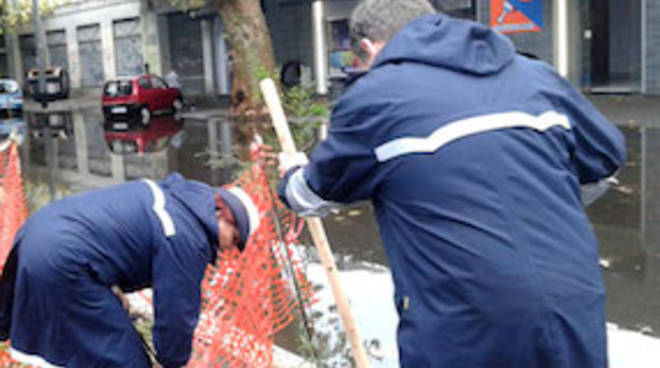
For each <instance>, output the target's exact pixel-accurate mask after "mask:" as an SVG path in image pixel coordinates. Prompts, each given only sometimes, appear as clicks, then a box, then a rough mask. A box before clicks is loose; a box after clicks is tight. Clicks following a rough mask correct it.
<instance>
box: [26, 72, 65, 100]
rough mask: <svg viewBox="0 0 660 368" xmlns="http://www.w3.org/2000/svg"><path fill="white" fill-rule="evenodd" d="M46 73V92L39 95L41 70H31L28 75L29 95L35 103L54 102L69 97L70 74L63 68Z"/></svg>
mask: <svg viewBox="0 0 660 368" xmlns="http://www.w3.org/2000/svg"><path fill="white" fill-rule="evenodd" d="M44 73H45V86H44V88H45V90H44V91H43V94H41V95H39V94H38V93H37V90H38V87H39V70H38V69H30V71H28V74H27V91H26V92H27V93H29V94H30V96H32V99H33V100H35V101H53V100H58V99H65V98H68V97H69V73H68V72H67V71H66V69H63V68H56V67H53V68H48V69H46V70H45V71H44Z"/></svg>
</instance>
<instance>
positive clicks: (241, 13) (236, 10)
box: [213, 0, 277, 116]
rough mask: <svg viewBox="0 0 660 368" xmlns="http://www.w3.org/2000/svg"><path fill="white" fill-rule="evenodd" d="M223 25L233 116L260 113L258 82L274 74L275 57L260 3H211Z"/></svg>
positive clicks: (238, 0)
mask: <svg viewBox="0 0 660 368" xmlns="http://www.w3.org/2000/svg"><path fill="white" fill-rule="evenodd" d="M213 5H214V7H215V8H216V9H218V10H219V11H220V15H221V16H222V21H223V22H224V25H225V30H226V33H227V37H228V41H229V44H230V45H231V55H233V62H232V72H233V79H232V89H231V111H230V113H231V114H232V115H243V116H250V115H253V114H260V113H261V110H262V102H261V99H260V97H259V96H260V94H259V79H260V78H263V77H264V74H266V75H272V74H273V73H276V72H277V70H276V63H275V55H274V53H273V45H272V41H271V38H270V32H269V30H268V26H267V25H266V19H265V17H264V14H263V11H262V9H261V4H260V1H259V0H213Z"/></svg>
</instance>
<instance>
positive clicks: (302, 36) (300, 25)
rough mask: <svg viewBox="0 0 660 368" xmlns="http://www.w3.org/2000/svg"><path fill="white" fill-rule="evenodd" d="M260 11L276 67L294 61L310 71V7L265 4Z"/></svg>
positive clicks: (294, 3) (274, 1) (300, 3)
mask: <svg viewBox="0 0 660 368" xmlns="http://www.w3.org/2000/svg"><path fill="white" fill-rule="evenodd" d="M264 8H265V9H264V10H265V15H266V22H267V23H268V28H269V29H270V34H271V37H272V39H273V48H274V51H275V60H276V61H277V63H278V65H282V64H284V63H286V62H287V61H291V60H297V61H301V62H302V63H304V64H306V65H307V66H309V67H312V66H313V65H314V48H313V45H312V30H311V26H312V11H311V9H312V8H311V3H310V2H308V1H282V0H268V1H266V2H265V6H264Z"/></svg>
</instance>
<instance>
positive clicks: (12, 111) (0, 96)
mask: <svg viewBox="0 0 660 368" xmlns="http://www.w3.org/2000/svg"><path fill="white" fill-rule="evenodd" d="M21 116H23V91H21V87H20V86H19V85H18V83H16V81H14V80H12V79H0V119H11V118H12V117H21Z"/></svg>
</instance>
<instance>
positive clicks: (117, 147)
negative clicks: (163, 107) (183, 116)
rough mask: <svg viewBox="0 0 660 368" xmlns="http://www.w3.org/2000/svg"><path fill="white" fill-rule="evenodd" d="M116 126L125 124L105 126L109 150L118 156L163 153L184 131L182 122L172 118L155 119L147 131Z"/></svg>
mask: <svg viewBox="0 0 660 368" xmlns="http://www.w3.org/2000/svg"><path fill="white" fill-rule="evenodd" d="M116 124H123V123H108V122H106V123H105V124H104V126H103V130H104V134H103V136H104V138H105V141H106V142H107V143H108V148H110V151H111V152H112V153H116V154H126V153H138V154H141V153H146V152H158V151H161V150H163V149H165V147H167V145H168V144H169V142H170V141H171V140H172V138H173V137H174V136H175V135H177V134H179V133H180V132H181V131H182V130H183V125H182V124H181V122H179V121H176V120H174V117H172V116H161V117H155V118H154V120H153V124H151V125H150V126H149V127H148V128H146V129H138V130H123V129H121V128H120V129H117V127H116Z"/></svg>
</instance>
